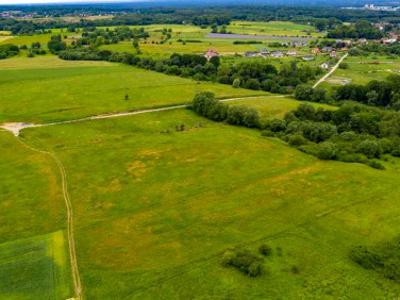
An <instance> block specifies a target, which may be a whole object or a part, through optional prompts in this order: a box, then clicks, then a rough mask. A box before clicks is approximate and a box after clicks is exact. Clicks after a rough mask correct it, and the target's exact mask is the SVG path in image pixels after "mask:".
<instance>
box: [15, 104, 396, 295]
mask: <svg viewBox="0 0 400 300" xmlns="http://www.w3.org/2000/svg"><path fill="white" fill-rule="evenodd" d="M180 124H184V125H185V130H184V131H183V132H177V131H175V127H176V125H180ZM77 137H79V138H77ZM23 139H24V140H25V141H26V142H27V143H29V144H33V145H35V147H39V148H43V149H47V150H50V151H52V152H54V153H56V155H57V156H58V157H59V158H60V159H61V160H62V162H63V163H64V165H65V168H66V171H67V174H68V179H69V187H70V194H71V199H72V202H73V207H74V212H75V218H76V229H75V231H76V237H77V252H78V261H79V266H80V271H81V275H82V281H83V286H84V291H85V295H86V297H87V298H88V299H189V298H196V297H198V296H201V298H203V299H210V298H213V299H226V298H233V299H277V298H280V299H299V298H300V299H310V298H313V299H339V298H349V299H365V298H369V299H389V298H393V297H395V295H397V294H398V293H399V292H400V288H399V286H398V285H397V284H395V283H394V282H392V281H390V280H384V279H382V277H380V276H379V275H377V274H376V273H373V272H372V273H371V272H369V271H367V270H364V269H362V268H360V267H359V266H357V265H356V264H354V263H352V262H351V261H350V259H349V258H348V253H349V251H350V249H352V247H353V246H355V245H358V244H370V243H371V244H373V243H375V242H377V241H380V240H383V239H390V238H391V237H393V236H395V235H397V234H398V230H399V228H400V224H399V222H398V215H399V213H400V207H399V206H398V205H397V202H398V199H399V196H400V187H399V185H398V172H399V168H400V162H399V161H398V160H397V161H396V160H392V161H388V162H386V163H385V166H386V168H387V169H386V170H385V171H379V170H375V169H373V168H370V167H368V166H365V165H360V164H346V163H340V162H333V161H329V162H328V161H320V160H318V159H316V158H314V157H312V156H309V155H306V154H303V153H301V152H299V151H297V150H295V149H293V148H290V147H288V146H287V145H285V144H284V143H282V142H281V141H279V140H276V139H271V138H264V137H261V135H260V132H259V131H257V130H251V129H244V128H239V127H234V126H228V125H224V124H220V123H213V122H210V121H207V120H206V119H204V118H201V117H198V116H195V115H194V114H193V113H192V112H190V111H188V110H184V109H182V110H176V111H169V112H161V113H154V114H145V115H140V116H135V117H127V118H120V119H108V120H102V121H90V122H85V123H78V124H70V125H60V126H53V127H44V128H35V129H28V130H26V131H24V132H23ZM261 243H267V244H269V245H270V246H271V247H272V248H273V254H272V256H271V257H270V258H267V259H266V261H265V267H266V268H267V272H266V273H265V274H264V275H262V276H261V277H258V278H250V277H246V276H245V275H243V274H241V273H240V272H238V271H236V270H234V269H226V268H224V267H222V266H221V264H220V259H221V253H222V252H223V251H224V250H225V249H226V248H228V247H231V246H242V247H247V248H249V249H251V250H256V249H257V247H258V246H259V245H260V244H261ZM278 248H279V249H278ZM294 266H295V267H296V269H297V270H298V271H297V272H296V273H294V272H292V271H291V270H292V269H293V267H294Z"/></svg>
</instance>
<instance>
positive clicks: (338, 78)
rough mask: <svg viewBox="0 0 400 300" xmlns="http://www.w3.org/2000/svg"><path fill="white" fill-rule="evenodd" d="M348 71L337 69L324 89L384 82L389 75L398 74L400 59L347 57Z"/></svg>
mask: <svg viewBox="0 0 400 300" xmlns="http://www.w3.org/2000/svg"><path fill="white" fill-rule="evenodd" d="M345 63H347V64H348V69H340V68H339V69H337V70H336V71H335V73H334V76H332V78H331V79H328V80H327V82H325V83H324V85H323V86H324V87H329V86H338V85H341V84H345V83H355V84H366V83H368V82H370V81H371V80H384V79H385V77H387V76H389V75H390V74H400V59H398V58H396V57H388V56H374V55H370V56H367V57H366V56H349V57H347V58H346V60H345Z"/></svg>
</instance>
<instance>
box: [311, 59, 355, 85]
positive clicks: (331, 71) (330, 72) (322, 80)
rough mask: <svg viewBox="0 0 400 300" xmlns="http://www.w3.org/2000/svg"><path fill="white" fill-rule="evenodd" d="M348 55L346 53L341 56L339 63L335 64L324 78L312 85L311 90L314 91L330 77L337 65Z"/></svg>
mask: <svg viewBox="0 0 400 300" xmlns="http://www.w3.org/2000/svg"><path fill="white" fill-rule="evenodd" d="M348 55H349V54H348V53H346V54H345V55H343V56H342V57H341V58H340V59H339V61H338V62H337V64H336V65H335V66H334V67H333V68H332V69H331V70H330V71H329V72H328V73H326V74H325V76H324V77H322V78H321V79H320V80H318V81H317V82H316V83H315V84H314V85H313V89H315V88H316V87H317V86H319V85H320V84H321V83H323V82H324V81H325V80H326V79H327V78H328V77H329V76H331V75H332V74H333V73H334V72H335V71H336V69H337V68H338V67H339V65H340V64H341V63H342V61H343V60H344V59H345V58H346V57H347V56H348Z"/></svg>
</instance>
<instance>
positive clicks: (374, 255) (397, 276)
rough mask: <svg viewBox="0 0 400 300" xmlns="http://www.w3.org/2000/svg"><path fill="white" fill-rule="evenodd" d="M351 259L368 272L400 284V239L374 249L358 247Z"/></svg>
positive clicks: (351, 253) (352, 252) (351, 254)
mask: <svg viewBox="0 0 400 300" xmlns="http://www.w3.org/2000/svg"><path fill="white" fill-rule="evenodd" d="M350 259H351V260H353V261H354V262H355V263H357V264H358V265H360V266H361V267H363V268H364V269H367V270H374V271H376V272H378V273H379V274H381V275H382V276H384V277H385V278H387V279H390V280H394V281H397V282H400V238H399V237H398V238H396V239H394V240H392V241H390V242H385V243H382V244H380V245H377V246H374V247H367V246H357V247H354V248H353V249H352V250H351V251H350Z"/></svg>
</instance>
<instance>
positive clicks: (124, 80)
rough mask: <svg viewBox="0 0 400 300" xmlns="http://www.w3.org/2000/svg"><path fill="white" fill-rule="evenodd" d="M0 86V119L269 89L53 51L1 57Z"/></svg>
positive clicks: (56, 116) (72, 114)
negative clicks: (58, 55) (64, 56)
mask: <svg viewBox="0 0 400 300" xmlns="http://www.w3.org/2000/svg"><path fill="white" fill-rule="evenodd" d="M3 63H4V65H5V68H2V67H1V66H2V64H3ZM54 63H55V65H54ZM13 64H14V65H13ZM25 65H26V66H25ZM53 65H54V66H55V67H54V68H52V66H53ZM33 66H35V67H33ZM0 89H1V91H2V97H1V98H0V122H5V121H24V122H43V121H54V120H63V119H72V118H78V117H84V116H90V115H95V114H101V113H111V112H118V111H127V110H137V109H143V108H152V107H160V106H166V105H173V104H183V103H188V102H190V101H191V99H192V98H193V96H194V94H195V93H196V92H199V91H204V90H207V91H208V90H210V91H213V92H215V93H216V95H217V96H218V97H222V98H230V97H242V96H250V95H262V94H264V95H265V94H266V93H264V92H260V91H250V90H244V89H234V88H232V87H230V86H227V85H221V84H214V83H208V82H195V81H193V80H190V79H183V78H180V77H174V76H167V75H164V74H160V73H156V72H151V71H146V70H142V69H137V68H134V67H130V66H126V65H118V64H111V63H104V62H99V63H98V62H85V63H81V62H67V61H61V60H58V59H56V58H54V57H51V56H49V57H48V58H47V57H42V58H34V59H29V58H16V59H9V60H4V61H3V62H0ZM126 95H128V100H126V99H125V96H126Z"/></svg>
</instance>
